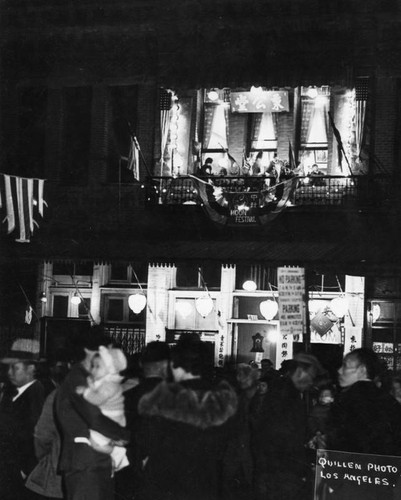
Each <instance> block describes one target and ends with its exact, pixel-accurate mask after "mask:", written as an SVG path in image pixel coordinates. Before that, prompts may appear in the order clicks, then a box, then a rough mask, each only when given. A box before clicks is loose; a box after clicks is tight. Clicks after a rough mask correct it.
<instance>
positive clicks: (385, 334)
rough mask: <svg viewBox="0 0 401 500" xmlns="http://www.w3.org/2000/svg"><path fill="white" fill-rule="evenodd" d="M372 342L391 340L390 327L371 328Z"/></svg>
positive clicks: (391, 331)
mask: <svg viewBox="0 0 401 500" xmlns="http://www.w3.org/2000/svg"><path fill="white" fill-rule="evenodd" d="M372 340H373V342H393V340H394V339H393V329H392V328H372Z"/></svg>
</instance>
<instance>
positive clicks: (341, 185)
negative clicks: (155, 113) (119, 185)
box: [146, 174, 396, 208]
mask: <svg viewBox="0 0 401 500" xmlns="http://www.w3.org/2000/svg"><path fill="white" fill-rule="evenodd" d="M202 180H203V181H205V182H206V183H209V185H210V186H212V187H213V188H214V189H211V190H210V191H211V192H212V191H213V194H214V197H215V199H216V201H217V202H219V197H220V198H221V196H222V195H224V194H225V195H226V196H227V197H228V198H229V197H230V196H233V195H236V194H244V193H248V194H251V195H253V196H254V197H256V199H257V202H258V204H259V206H263V205H266V204H267V203H268V202H269V200H271V199H273V198H274V197H275V196H276V195H277V196H279V195H281V194H280V193H282V191H283V189H282V186H283V185H284V183H285V182H286V181H283V182H281V183H279V184H277V185H276V186H274V179H273V178H269V177H260V176H258V177H252V176H240V177H216V176H210V177H206V178H203V179H202ZM205 182H204V183H203V184H204V185H205ZM395 195H396V193H395V186H394V179H393V178H392V177H391V176H389V175H384V174H379V175H370V176H368V175H364V176H362V175H359V176H334V175H325V176H316V177H309V176H303V177H297V182H296V186H295V189H294V191H293V193H292V194H291V195H290V197H289V201H288V206H291V207H308V206H309V207H311V206H312V207H313V206H327V207H330V206H332V207H343V208H350V207H352V206H354V207H356V208H363V207H369V206H370V207H371V206H379V205H383V204H384V203H386V202H389V201H391V200H393V199H396V196H395ZM146 202H147V204H148V205H203V204H204V199H202V196H201V193H200V190H199V182H198V181H197V180H196V179H194V178H193V177H190V176H179V177H151V178H150V179H149V181H148V184H147V196H146Z"/></svg>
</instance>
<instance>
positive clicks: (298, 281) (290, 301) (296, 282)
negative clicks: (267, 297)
mask: <svg viewBox="0 0 401 500" xmlns="http://www.w3.org/2000/svg"><path fill="white" fill-rule="evenodd" d="M277 279H278V303H279V319H280V331H281V334H282V335H302V332H303V322H304V295H305V269H304V268H303V267H279V268H278V269H277Z"/></svg>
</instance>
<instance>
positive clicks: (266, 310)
mask: <svg viewBox="0 0 401 500" xmlns="http://www.w3.org/2000/svg"><path fill="white" fill-rule="evenodd" d="M259 309H260V313H261V314H262V316H263V317H264V318H265V319H267V321H270V320H271V319H273V318H274V316H275V315H276V314H277V312H278V305H277V302H276V301H275V300H269V299H268V300H264V301H263V302H261V303H260V304H259Z"/></svg>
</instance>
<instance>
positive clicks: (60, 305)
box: [53, 295, 68, 318]
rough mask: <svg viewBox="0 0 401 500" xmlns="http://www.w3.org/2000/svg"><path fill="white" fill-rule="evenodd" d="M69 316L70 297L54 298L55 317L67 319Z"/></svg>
mask: <svg viewBox="0 0 401 500" xmlns="http://www.w3.org/2000/svg"><path fill="white" fill-rule="evenodd" d="M67 316H68V297H67V296H65V295H55V296H54V298H53V317H55V318H66V317H67Z"/></svg>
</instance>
